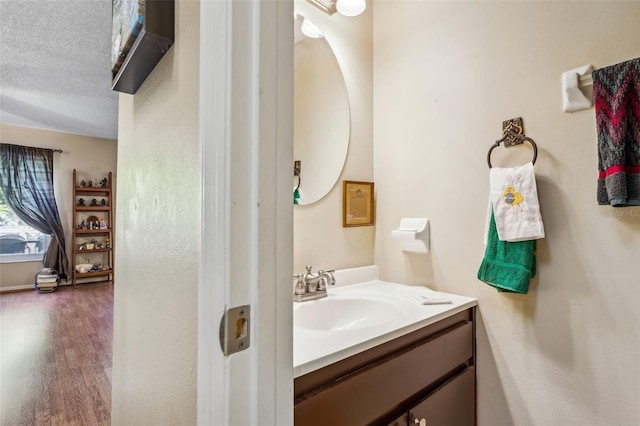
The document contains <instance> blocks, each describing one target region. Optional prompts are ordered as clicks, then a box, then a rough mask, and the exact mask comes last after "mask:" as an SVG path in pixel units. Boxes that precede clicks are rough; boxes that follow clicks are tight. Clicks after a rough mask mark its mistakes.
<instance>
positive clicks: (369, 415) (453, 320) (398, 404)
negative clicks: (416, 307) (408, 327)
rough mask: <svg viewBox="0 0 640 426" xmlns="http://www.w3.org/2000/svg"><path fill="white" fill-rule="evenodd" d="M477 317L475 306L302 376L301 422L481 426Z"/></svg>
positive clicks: (298, 395) (298, 390) (298, 388)
mask: <svg viewBox="0 0 640 426" xmlns="http://www.w3.org/2000/svg"><path fill="white" fill-rule="evenodd" d="M474 320H475V308H470V309H468V310H465V311H463V312H460V313H458V314H455V315H453V316H450V317H448V318H445V319H443V320H440V321H438V322H437V323H435V324H431V325H429V326H427V327H424V328H422V329H419V330H417V331H414V332H412V333H409V334H407V335H405V336H402V337H400V338H397V339H394V340H392V341H390V342H387V343H384V344H382V345H379V346H377V347H374V348H372V349H370V350H368V351H365V352H363V353H360V354H357V355H354V356H352V357H350V358H347V359H345V360H342V361H340V362H337V363H335V364H332V365H329V366H326V367H324V368H321V369H319V370H316V371H313V372H311V373H308V374H306V375H304V376H301V377H298V378H296V380H295V385H294V388H295V391H294V394H295V408H294V417H295V424H296V425H297V426H301V425H302V426H307V425H328V424H331V425H335V426H337V425H345V426H346V425H349V426H353V425H368V424H376V425H408V424H414V423H415V424H420V421H421V420H422V419H425V420H424V422H423V424H425V423H426V424H427V425H429V426H434V425H447V426H458V425H460V426H467V425H468V426H472V425H474V424H475V322H474ZM416 420H417V423H416Z"/></svg>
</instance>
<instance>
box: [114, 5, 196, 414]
mask: <svg viewBox="0 0 640 426" xmlns="http://www.w3.org/2000/svg"><path fill="white" fill-rule="evenodd" d="M199 8H200V5H199V2H197V1H189V0H185V1H182V0H179V1H176V37H175V39H176V42H175V44H174V45H173V47H171V49H170V50H169V51H168V52H167V54H166V55H165V56H164V57H163V58H162V60H161V61H160V63H159V64H158V65H157V66H156V68H155V69H154V70H153V71H152V73H151V74H150V75H149V77H147V79H146V81H145V82H144V83H143V85H142V86H141V87H140V89H139V90H138V92H137V93H136V94H135V96H131V95H126V94H121V95H120V102H119V107H120V113H119V129H118V139H119V140H118V144H119V146H118V176H119V179H120V181H119V190H118V195H117V200H116V201H117V203H118V205H119V206H120V207H119V208H118V211H117V223H119V224H120V226H119V227H118V228H117V229H116V241H117V242H118V250H117V252H116V264H117V265H118V268H117V269H116V271H115V272H116V277H115V279H116V286H115V300H114V305H115V312H114V348H113V351H114V352H113V397H112V399H113V403H112V422H113V424H117V425H141V424H195V423H196V373H197V372H196V366H197V362H196V361H197V356H196V347H197V329H198V324H197V311H198V309H197V285H198V256H199V253H198V247H199V246H200V245H199V243H200V230H201V225H200V221H201V217H200V211H201V208H200V206H201V201H202V200H201V195H200V194H201V190H202V182H201V167H200V161H201V158H200V147H199V137H198V126H199V121H198V111H199V110H198V102H199V101H198V84H199V83H198V81H199V73H198V69H199V59H198V58H199V24H198V23H199V20H200V16H199Z"/></svg>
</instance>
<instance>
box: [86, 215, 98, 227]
mask: <svg viewBox="0 0 640 426" xmlns="http://www.w3.org/2000/svg"><path fill="white" fill-rule="evenodd" d="M87 229H100V222H99V221H98V217H97V216H89V218H88V219H87Z"/></svg>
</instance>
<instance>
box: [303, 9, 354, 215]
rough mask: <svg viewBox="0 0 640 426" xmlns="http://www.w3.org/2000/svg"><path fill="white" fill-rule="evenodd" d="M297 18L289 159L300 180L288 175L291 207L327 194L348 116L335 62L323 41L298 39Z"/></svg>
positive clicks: (336, 173)
mask: <svg viewBox="0 0 640 426" xmlns="http://www.w3.org/2000/svg"><path fill="white" fill-rule="evenodd" d="M303 19H304V18H303V17H302V16H300V15H298V17H297V19H296V43H295V47H294V89H293V90H294V91H293V93H294V95H293V107H294V113H293V159H294V161H300V179H298V177H294V189H295V188H298V192H297V195H298V196H299V200H298V202H297V204H302V205H308V204H312V203H315V202H316V201H318V200H320V199H321V198H322V197H324V196H325V195H327V194H328V193H329V191H330V190H331V188H333V186H334V185H335V183H336V182H337V180H338V178H339V177H340V173H341V172H342V168H343V167H344V163H345V160H346V158H347V150H348V148H349V133H350V113H349V98H348V96H347V87H346V85H345V82H344V78H343V77H342V71H341V70H340V66H339V65H338V60H337V59H336V57H335V55H334V53H333V50H332V49H331V46H329V43H328V42H327V40H326V39H325V38H324V37H321V38H309V37H305V36H304V35H302V32H300V26H301V24H302V20H303ZM298 40H299V41H298ZM298 185H299V187H298Z"/></svg>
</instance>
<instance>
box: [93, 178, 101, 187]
mask: <svg viewBox="0 0 640 426" xmlns="http://www.w3.org/2000/svg"><path fill="white" fill-rule="evenodd" d="M93 186H95V187H96V188H99V187H100V186H99V185H98V178H93Z"/></svg>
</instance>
